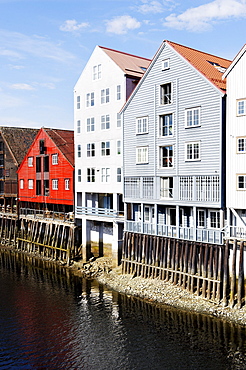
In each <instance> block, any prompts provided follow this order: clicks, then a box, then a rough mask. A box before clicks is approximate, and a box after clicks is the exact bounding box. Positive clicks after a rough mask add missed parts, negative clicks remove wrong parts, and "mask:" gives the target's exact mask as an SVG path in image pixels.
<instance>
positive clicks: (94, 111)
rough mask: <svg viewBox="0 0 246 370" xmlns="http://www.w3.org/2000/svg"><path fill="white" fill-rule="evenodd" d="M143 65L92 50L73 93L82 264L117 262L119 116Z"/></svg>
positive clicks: (131, 58)
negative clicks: (95, 260) (106, 258)
mask: <svg viewBox="0 0 246 370" xmlns="http://www.w3.org/2000/svg"><path fill="white" fill-rule="evenodd" d="M149 63H150V60H148V59H144V58H140V57H137V56H134V55H130V54H126V53H122V52H119V51H116V50H112V49H108V48H104V47H100V46H96V48H95V49H94V51H93V53H92V55H91V57H90V59H89V61H88V62H87V64H86V66H85V68H84V70H83V72H82V74H81V76H80V77H79V79H78V82H77V83H76V86H75V89H74V119H75V123H74V132H75V203H76V207H75V217H76V223H77V226H81V228H82V230H83V231H82V235H81V244H82V247H83V258H84V259H88V258H89V257H90V256H91V254H93V255H94V256H95V257H97V256H113V261H116V262H115V263H117V261H118V257H119V256H118V250H119V245H120V242H121V240H122V236H123V223H124V218H123V214H124V206H123V199H122V193H123V173H122V166H123V155H122V138H123V134H122V133H123V129H122V125H121V119H120V115H119V111H120V109H121V108H122V106H123V104H124V103H125V101H126V100H127V98H128V97H129V96H130V94H131V93H132V91H133V90H134V88H135V86H136V85H137V83H138V81H139V80H140V78H141V77H142V75H143V74H144V72H145V70H146V69H147V67H148V65H149Z"/></svg>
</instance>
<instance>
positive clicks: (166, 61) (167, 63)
mask: <svg viewBox="0 0 246 370" xmlns="http://www.w3.org/2000/svg"><path fill="white" fill-rule="evenodd" d="M169 68H170V58H167V59H163V60H162V62H161V69H162V71H166V70H167V69H169Z"/></svg>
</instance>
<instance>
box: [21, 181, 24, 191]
mask: <svg viewBox="0 0 246 370" xmlns="http://www.w3.org/2000/svg"><path fill="white" fill-rule="evenodd" d="M20 189H24V179H20Z"/></svg>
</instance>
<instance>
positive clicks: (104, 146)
mask: <svg viewBox="0 0 246 370" xmlns="http://www.w3.org/2000/svg"><path fill="white" fill-rule="evenodd" d="M101 156H102V157H108V156H110V141H101Z"/></svg>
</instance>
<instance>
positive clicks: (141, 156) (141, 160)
mask: <svg viewBox="0 0 246 370" xmlns="http://www.w3.org/2000/svg"><path fill="white" fill-rule="evenodd" d="M146 163H149V147H148V146H139V147H136V164H146Z"/></svg>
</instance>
